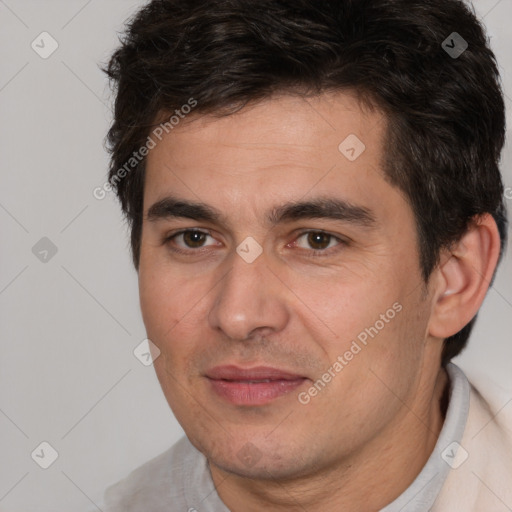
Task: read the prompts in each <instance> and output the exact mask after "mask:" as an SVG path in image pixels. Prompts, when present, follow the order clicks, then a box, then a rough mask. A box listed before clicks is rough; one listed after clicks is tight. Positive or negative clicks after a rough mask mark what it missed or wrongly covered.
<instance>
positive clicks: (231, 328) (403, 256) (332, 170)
mask: <svg viewBox="0 0 512 512" xmlns="http://www.w3.org/2000/svg"><path fill="white" fill-rule="evenodd" d="M384 133H385V118H384V117H383V116H382V114H381V113H379V111H378V110H369V109H364V108H362V107H361V105H360V103H359V102H358V101H357V99H356V98H355V97H354V96H353V95H351V94H349V93H336V94H334V93H333V94H322V95H320V96H317V97H315V98H308V99H307V100H306V99H303V98H299V97H294V96H287V95H282V96H275V97H273V98H271V99H268V100H265V101H264V102H261V103H259V104H256V105H252V106H250V107H246V108H244V109H243V110H241V111H240V112H238V113H236V114H233V115H230V116H227V117H222V118H218V117H212V116H198V115H195V117H193V116H189V118H187V119H186V120H185V121H183V122H182V123H181V124H180V125H178V126H176V127H175V128H174V129H173V131H172V132H170V133H169V134H168V135H166V136H165V137H164V138H163V140H162V142H160V143H159V144H158V145H157V146H156V147H155V148H154V149H153V150H152V151H151V152H150V154H149V155H148V159H147V170H146V173H147V174H146V184H145V192H144V212H145V216H144V221H143V231H142V244H141V257H140V266H139V285H140V301H141V308H142V313H143V318H144V323H145V325H146V328H147V333H148V337H149V338H150V339H151V340H152V341H153V342H154V343H155V345H156V346H157V347H158V348H159V349H160V351H161V355H160V357H158V358H157V359H156V360H155V363H154V366H155V370H156V372H157V376H158V378H159V381H160V384H161V386H162V389H163V391H164V394H165V396H166V399H167V401H168V403H169V405H170V407H171V408H172V410H173V412H174V414H175V416H176V418H177V419H178V421H179V422H180V424H181V425H182V427H183V429H184V430H185V432H186V434H187V436H188V438H189V439H190V441H191V442H192V443H193V444H194V445H195V446H196V447H197V448H198V449H199V450H200V451H202V452H203V453H204V454H205V455H206V457H207V458H208V460H209V465H210V471H211V474H212V477H213V480H214V483H215V484H216V486H217V490H218V494H219V496H220V497H221V499H222V500H223V501H224V503H225V504H226V506H227V507H228V508H229V509H230V510H232V511H233V512H242V511H243V512H252V511H254V512H256V511H260V510H262V509H263V507H269V509H270V510H273V511H281V510H282V511H285V510H286V511H295V510H297V511H299V510H300V511H303V510H308V512H316V511H320V510H326V508H327V507H329V509H332V510H346V511H356V510H357V511H360V510H365V511H373V510H379V509H380V508H382V507H384V506H385V505H386V504H388V503H390V502H392V501H393V500H394V499H395V498H396V497H398V496H399V495H400V494H401V493H402V492H403V491H404V490H405V489H406V488H407V487H408V486H409V485H410V484H411V483H412V481H413V480H414V478H415V477H416V476H417V474H418V473H419V472H420V470H421V469H422V467H423V466H424V464H425V462H426V461H427V459H428V457H429V456H430V454H431V452H432V449H433V447H434V445H435V442H436V440H437V437H438V435H439V432H440V429H441V427H442V424H443V411H442V407H441V401H442V397H443V394H444V393H445V391H446V386H447V376H446V373H445V371H444V370H442V369H440V355H441V350H442V339H443V337H446V336H449V335H450V334H453V333H454V332H457V330H459V329H460V327H462V326H463V325H464V323H463V322H465V321H468V320H467V319H466V317H465V315H466V316H467V315H471V314H472V312H473V310H475V311H476V309H478V306H479V304H480V302H481V300H483V296H484V295H485V289H486V285H485V283H484V282H483V281H481V282H479V283H477V284H474V280H477V277H475V276H476V271H478V272H479V273H480V274H481V276H482V279H483V278H485V277H490V275H492V270H493V265H495V263H496V258H497V250H499V242H498V243H497V242H496V232H495V229H494V228H493V225H492V222H490V221H488V219H484V222H482V224H481V225H483V226H484V228H481V229H475V230H474V234H473V235H471V236H472V238H471V237H470V238H469V240H467V241H466V242H467V244H466V246H465V247H466V248H467V247H468V246H469V247H470V248H471V247H472V245H471V244H473V245H474V246H475V247H477V248H481V250H480V253H479V254H480V256H481V258H480V260H481V259H482V258H484V259H485V258H487V259H485V262H484V263H482V265H481V266H478V264H479V262H480V260H478V261H477V260H472V262H471V265H472V267H474V268H475V269H476V270H475V272H473V271H471V270H470V266H471V265H470V264H469V263H468V264H464V265H463V262H465V260H464V258H465V256H464V255H463V254H466V253H467V251H466V253H464V251H462V252H461V254H462V256H461V257H460V258H459V257H458V256H456V255H455V252H454V251H452V252H451V253H450V254H446V255H443V258H442V261H441V265H440V267H439V268H438V269H436V270H435V271H434V273H433V275H432V277H431V279H430V280H429V283H428V285H427V284H426V283H425V282H424V281H423V280H422V277H421V271H420V266H419V254H418V244H417V238H416V227H415V221H414V216H413V212H412V210H411V208H410V206H409V204H408V203H407V201H406V200H405V198H404V196H403V195H402V193H401V191H400V190H399V189H397V188H396V187H394V186H392V185H391V184H390V183H389V181H387V180H386V178H385V175H384V173H383V171H382V168H381V161H382V158H383V152H384ZM349 134H356V135H357V137H358V138H359V139H360V140H361V141H363V142H364V144H365V146H366V149H365V151H364V152H363V153H362V154H361V155H360V156H359V157H358V158H357V159H356V160H355V161H353V162H351V161H349V160H348V159H347V158H345V156H343V154H342V153H341V152H340V150H339V149H338V145H339V144H340V142H342V141H343V140H344V139H345V138H346V137H347V136H348V135H349ZM169 195H172V196H174V197H177V198H179V199H181V200H186V201H193V202H200V203H205V204H207V205H209V206H210V207H212V208H215V209H216V210H218V211H219V213H221V214H222V215H223V216H224V218H223V219H222V220H220V221H216V222H210V221H208V222H205V221H196V220H193V219H188V218H173V217H168V218H162V217H158V218H153V219H148V217H147V213H148V211H149V209H150V208H151V206H152V205H154V204H155V203H156V202H158V201H160V200H162V199H164V198H165V197H167V196H169ZM320 197H323V198H325V197H330V198H336V199H342V200H345V201H347V202H349V203H350V204H352V205H357V206H359V207H362V208H365V209H366V210H368V211H369V212H371V215H372V217H373V218H374V222H373V223H372V225H361V224H358V223H354V222H349V221H347V220H336V219H324V218H311V219H301V220H293V221H289V222H283V223H280V224H277V225H270V224H269V223H268V221H267V212H269V211H270V210H272V209H273V208H276V207H279V206H281V205H282V204H284V203H286V202H289V201H298V200H302V201H304V200H312V199H315V198H320ZM183 229H191V230H194V229H196V230H200V231H204V232H206V233H207V236H204V237H203V239H201V237H200V241H201V240H202V241H201V243H202V247H201V244H199V245H192V246H190V245H187V241H188V242H189V244H190V239H187V238H184V237H183V236H177V237H175V238H170V239H169V237H170V236H172V235H174V234H176V233H177V232H178V231H180V230H183ZM493 229H494V231H493ZM319 230H321V231H324V232H326V233H328V234H330V235H332V237H331V238H329V237H326V238H324V239H322V244H323V245H321V244H318V243H317V244H316V245H315V243H314V242H315V239H314V240H313V242H311V239H310V238H308V235H307V234H306V235H301V234H302V233H303V232H304V231H312V232H316V231H319ZM482 230H483V231H485V230H487V231H485V233H487V235H485V234H484V235H481V232H482ZM488 233H490V235H489V234H488ZM248 236H250V237H253V238H254V239H255V240H256V241H257V242H258V243H259V244H260V246H261V248H262V250H263V252H262V254H261V255H260V256H259V257H258V258H257V259H256V260H255V261H254V262H252V263H247V262H246V261H244V259H242V258H241V257H240V256H239V254H237V252H236V248H237V247H238V246H239V245H240V244H241V243H242V242H243V241H244V240H245V239H246V237H248ZM486 237H487V238H486ZM338 239H339V240H341V242H339V241H338ZM166 240H167V241H166ZM193 241H194V240H192V242H193ZM326 246H327V248H324V247H326ZM175 249H181V250H183V251H185V254H179V253H177V252H175ZM470 252H471V251H470ZM320 253H323V255H322V254H320ZM471 254H472V253H471ZM482 255H483V256H482ZM489 269H490V270H489ZM489 272H491V274H489ZM471 280H473V281H471ZM470 282H471V283H472V284H474V286H473V292H472V295H471V297H470V298H467V297H466V299H464V297H462V295H461V294H462V293H463V291H464V293H469V292H468V288H470V286H469V285H468V283H470ZM456 299H458V302H457V303H456V304H455V302H454V301H455V300H456ZM465 301H466V302H465ZM468 301H472V302H471V304H468ZM396 303H398V304H399V305H401V307H402V309H401V311H400V312H399V313H397V314H396V316H395V317H394V318H393V319H392V320H390V321H389V322H388V323H386V324H385V327H384V328H383V329H381V330H380V331H379V333H378V335H376V336H375V337H374V338H369V341H368V343H367V345H366V346H363V347H362V350H361V351H360V352H359V353H357V355H355V356H354V357H353V359H352V360H351V361H349V362H348V363H347V364H346V366H344V367H343V369H342V371H340V372H339V373H336V376H335V377H334V378H332V380H331V381H330V382H329V383H328V384H327V385H326V386H325V388H323V389H322V391H321V392H319V393H318V394H317V396H315V397H313V398H312V399H311V401H310V402H309V403H308V404H307V405H303V404H301V403H300V402H299V400H298V394H299V393H300V392H302V391H307V390H308V389H309V388H310V387H311V385H312V384H313V383H314V382H315V381H316V380H317V379H319V378H321V376H322V375H323V374H325V372H327V370H328V369H329V368H332V366H333V364H334V362H335V361H336V360H337V358H338V356H340V355H343V354H344V353H345V352H346V351H347V350H349V349H350V346H351V343H352V341H353V340H355V339H356V338H357V336H358V334H359V333H361V332H362V331H364V330H365V328H368V327H370V326H374V325H375V323H376V321H377V320H379V318H381V317H380V315H382V314H385V313H386V311H387V310H389V309H390V308H392V306H393V304H396ZM450 308H451V309H450ZM464 308H466V310H467V313H461V309H464ZM450 311H452V313H450ZM469 318H471V317H469ZM452 331H453V332H452ZM223 364H235V365H238V366H243V367H245V368H248V367H254V366H272V367H278V368H280V369H283V370H286V371H289V372H292V373H296V374H299V375H302V376H305V377H307V379H308V380H307V381H305V383H304V384H303V385H301V387H300V388H298V389H297V390H296V391H294V392H292V393H289V394H287V395H285V396H282V397H279V398H277V399H275V400H274V401H272V402H270V403H268V404H266V405H263V406H254V407H247V406H235V405H233V404H231V403H228V402H226V401H224V400H223V399H222V398H220V397H219V396H218V395H216V394H215V393H214V392H213V391H212V389H211V387H210V385H209V381H208V379H207V378H206V377H205V372H207V370H208V369H210V368H212V367H213V366H216V365H223ZM248 447H249V448H248ZM247 450H249V451H250V452H251V453H253V455H254V460H256V462H255V463H254V464H247V463H246V462H244V459H243V455H244V454H246V453H247ZM253 462H254V461H253Z"/></svg>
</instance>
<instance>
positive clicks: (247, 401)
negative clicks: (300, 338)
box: [209, 379, 306, 405]
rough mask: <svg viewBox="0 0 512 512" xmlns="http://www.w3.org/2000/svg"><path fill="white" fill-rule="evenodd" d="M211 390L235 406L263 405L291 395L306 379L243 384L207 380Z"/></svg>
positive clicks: (240, 382)
mask: <svg viewBox="0 0 512 512" xmlns="http://www.w3.org/2000/svg"><path fill="white" fill-rule="evenodd" d="M209 380H210V383H211V386H212V388H213V390H214V391H215V392H216V393H217V394H218V395H219V396H221V397H222V398H224V399H226V400H227V401H228V402H231V403H232V404H235V405H265V404H267V403H269V402H271V401H272V400H274V399H276V398H279V397H281V396H284V395H287V394H288V393H291V392H292V391H294V390H295V389H297V388H298V387H299V386H300V385H301V384H302V383H303V382H304V381H305V380H306V379H295V380H284V379H283V380H273V381H271V382H243V381H230V380H216V379H209Z"/></svg>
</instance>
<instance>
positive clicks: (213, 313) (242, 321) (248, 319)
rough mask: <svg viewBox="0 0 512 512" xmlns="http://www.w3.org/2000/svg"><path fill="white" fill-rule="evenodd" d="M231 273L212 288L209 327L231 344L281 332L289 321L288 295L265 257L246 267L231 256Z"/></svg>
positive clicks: (237, 257)
mask: <svg viewBox="0 0 512 512" xmlns="http://www.w3.org/2000/svg"><path fill="white" fill-rule="evenodd" d="M232 260H233V265H232V267H231V270H230V271H229V272H228V273H227V274H226V275H225V276H224V278H223V279H222V280H221V282H220V283H219V285H218V286H217V287H216V288H215V293H216V296H215V298H214V301H213V304H212V308H211V310H210V313H209V315H208V321H209V324H210V326H211V327H212V328H213V329H215V330H217V331H221V332H222V333H223V335H224V336H226V337H227V338H229V339H231V340H237V341H242V340H247V339H250V338H251V337H253V336H255V335H256V334H258V335H259V336H265V335H269V334H271V333H275V332H279V331H281V330H283V329H284V328H285V326H286V324H287V323H288V321H289V318H290V312H289V309H288V305H287V295H288V294H289V293H290V291H289V290H288V289H287V288H286V286H285V285H284V284H283V283H282V282H281V281H280V280H279V279H278V278H277V277H276V276H275V272H276V271H275V270H271V269H270V267H269V266H268V263H267V261H266V257H265V254H262V255H260V256H259V257H258V258H257V259H256V260H255V261H253V262H252V263H247V262H246V261H244V260H243V259H242V258H241V257H239V255H238V254H234V255H233V258H232Z"/></svg>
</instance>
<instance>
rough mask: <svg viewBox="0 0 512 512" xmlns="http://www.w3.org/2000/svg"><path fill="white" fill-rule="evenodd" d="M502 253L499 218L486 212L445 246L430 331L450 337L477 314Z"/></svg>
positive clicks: (436, 334)
mask: <svg viewBox="0 0 512 512" xmlns="http://www.w3.org/2000/svg"><path fill="white" fill-rule="evenodd" d="M499 253H500V236H499V233H498V228H497V226H496V222H495V221H494V219H493V218H492V216H491V215H489V214H485V215H482V216H479V217H476V218H475V219H473V221H472V223H471V224H470V227H469V228H468V230H467V232H466V233H465V234H464V235H463V237H462V238H461V239H460V240H459V241H458V242H457V243H455V244H454V245H453V246H452V247H450V249H449V250H446V252H445V254H444V255H443V258H442V260H441V263H440V265H439V267H438V269H437V273H438V278H439V279H438V280H437V283H438V284H437V291H436V295H435V302H434V304H433V311H432V316H431V318H430V324H429V334H430V335H431V336H433V337H436V338H442V339H444V338H448V337H449V336H452V335H454V334H456V333H457V332H459V331H460V330H461V329H462V328H463V327H464V326H465V325H466V324H468V323H469V322H470V321H471V319H472V318H473V317H474V316H475V315H476V313H477V312H478V309H479V308H480V306H481V304H482V302H483V300H484V298H485V295H486V293H487V290H488V288H489V285H490V282H491V280H492V277H493V274H494V271H495V268H496V265H497V262H498V258H499Z"/></svg>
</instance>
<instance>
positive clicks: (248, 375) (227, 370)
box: [206, 365, 305, 381]
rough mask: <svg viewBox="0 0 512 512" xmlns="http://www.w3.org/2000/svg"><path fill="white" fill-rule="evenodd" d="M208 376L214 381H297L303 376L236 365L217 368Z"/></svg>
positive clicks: (267, 368) (208, 372)
mask: <svg viewBox="0 0 512 512" xmlns="http://www.w3.org/2000/svg"><path fill="white" fill-rule="evenodd" d="M206 376H207V377H208V378H210V379H214V380H233V381H253V380H297V379H304V378H305V377H304V376H302V375H298V374H296V373H290V372H287V371H285V370H280V369H279V368H273V367H270V366H255V367H253V368H241V367H239V366H234V365H226V366H215V367H214V368H212V369H211V370H208V371H207V372H206Z"/></svg>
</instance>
